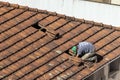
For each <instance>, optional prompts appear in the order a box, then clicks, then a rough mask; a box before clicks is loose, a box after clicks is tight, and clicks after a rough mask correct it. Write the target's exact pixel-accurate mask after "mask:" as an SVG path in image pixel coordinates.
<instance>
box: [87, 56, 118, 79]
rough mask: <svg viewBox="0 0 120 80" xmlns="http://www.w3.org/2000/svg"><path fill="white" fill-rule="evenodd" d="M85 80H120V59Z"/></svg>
mask: <svg viewBox="0 0 120 80" xmlns="http://www.w3.org/2000/svg"><path fill="white" fill-rule="evenodd" d="M85 80H120V58H118V59H115V60H113V61H111V62H110V63H108V64H105V66H102V68H101V69H99V70H98V71H96V72H95V73H93V74H92V75H91V76H89V77H88V78H86V79H85Z"/></svg>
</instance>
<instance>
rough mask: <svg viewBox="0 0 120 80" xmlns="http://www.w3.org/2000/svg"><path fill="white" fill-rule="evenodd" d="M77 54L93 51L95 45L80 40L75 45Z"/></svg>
mask: <svg viewBox="0 0 120 80" xmlns="http://www.w3.org/2000/svg"><path fill="white" fill-rule="evenodd" d="M77 48H78V49H77V55H79V56H83V55H84V54H86V53H93V52H94V50H95V47H94V46H93V44H92V43H90V42H80V43H79V44H78V45H77Z"/></svg>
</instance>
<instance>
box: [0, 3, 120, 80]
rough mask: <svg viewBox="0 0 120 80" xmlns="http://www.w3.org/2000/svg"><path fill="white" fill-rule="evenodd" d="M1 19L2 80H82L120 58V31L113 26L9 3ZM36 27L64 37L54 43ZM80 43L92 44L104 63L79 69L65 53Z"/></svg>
mask: <svg viewBox="0 0 120 80" xmlns="http://www.w3.org/2000/svg"><path fill="white" fill-rule="evenodd" d="M0 16H1V17H0V66H1V67H0V79H1V80H8V79H12V80H18V79H20V80H33V79H37V80H49V79H53V80H64V79H68V80H79V79H83V78H85V77H86V76H88V75H89V74H91V73H93V72H94V71H95V70H96V69H98V68H100V67H101V66H102V65H104V64H105V63H107V62H109V60H112V59H114V58H116V57H118V56H119V55H120V54H119V53H118V51H119V50H120V49H119V48H120V45H119V42H120V31H119V30H120V28H117V27H113V26H111V25H105V24H102V23H96V22H93V21H87V20H84V19H76V18H74V17H69V16H65V15H60V14H57V13H53V12H49V11H44V10H38V9H34V8H29V7H25V6H19V5H16V4H10V3H6V2H0ZM35 23H38V24H40V25H41V26H43V27H45V28H47V29H51V30H52V31H56V32H58V33H60V34H61V35H62V37H61V38H59V39H58V40H54V39H53V38H51V37H49V36H48V35H47V34H46V33H44V32H42V31H39V30H38V29H36V28H35V27H34V25H33V24H35ZM80 41H89V42H92V43H93V44H94V45H95V47H96V52H97V54H99V55H101V56H103V57H104V59H103V60H102V61H100V62H99V63H97V64H95V65H94V66H93V67H91V68H90V69H87V68H85V67H84V66H81V67H77V66H75V65H74V64H73V63H72V62H70V61H69V57H70V56H69V55H68V54H66V53H65V51H66V50H68V49H70V48H71V47H72V46H73V45H76V44H78V43H79V42H80ZM56 51H61V52H62V53H60V54H58V53H56Z"/></svg>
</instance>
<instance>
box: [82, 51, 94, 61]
mask: <svg viewBox="0 0 120 80" xmlns="http://www.w3.org/2000/svg"><path fill="white" fill-rule="evenodd" d="M93 55H95V53H94V52H92V53H86V54H85V55H84V56H82V57H81V59H82V60H86V59H87V58H89V57H91V56H93Z"/></svg>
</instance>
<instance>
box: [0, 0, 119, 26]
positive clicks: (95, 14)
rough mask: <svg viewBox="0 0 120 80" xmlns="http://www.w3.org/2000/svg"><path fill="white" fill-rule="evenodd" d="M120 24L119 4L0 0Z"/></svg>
mask: <svg viewBox="0 0 120 80" xmlns="http://www.w3.org/2000/svg"><path fill="white" fill-rule="evenodd" d="M0 1H8V2H11V3H18V4H21V5H25V6H30V7H34V8H39V9H45V10H49V11H55V12H58V13H61V14H66V15H69V16H75V17H77V18H84V19H87V20H93V21H97V22H103V23H105V24H111V25H114V26H120V6H115V5H109V4H101V3H95V2H90V1H84V0H0Z"/></svg>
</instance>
